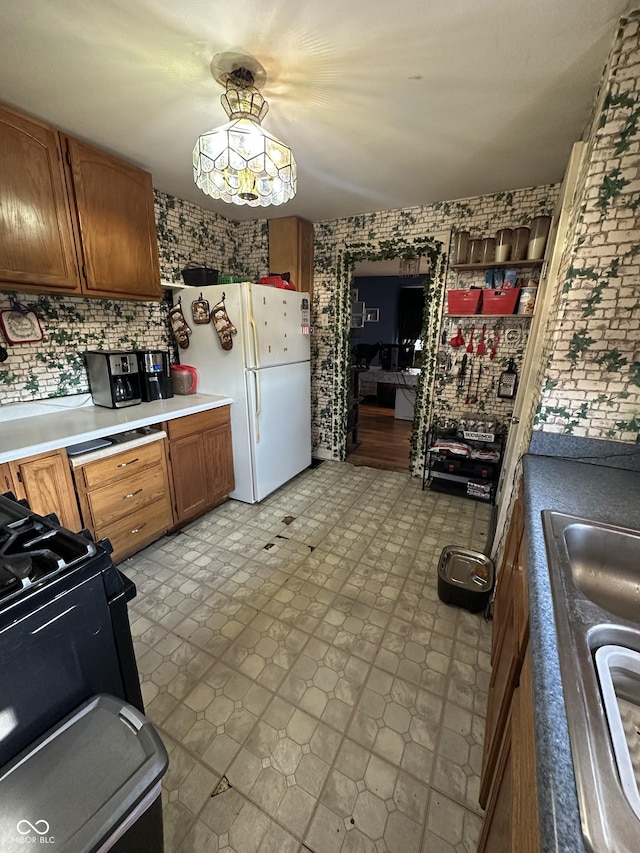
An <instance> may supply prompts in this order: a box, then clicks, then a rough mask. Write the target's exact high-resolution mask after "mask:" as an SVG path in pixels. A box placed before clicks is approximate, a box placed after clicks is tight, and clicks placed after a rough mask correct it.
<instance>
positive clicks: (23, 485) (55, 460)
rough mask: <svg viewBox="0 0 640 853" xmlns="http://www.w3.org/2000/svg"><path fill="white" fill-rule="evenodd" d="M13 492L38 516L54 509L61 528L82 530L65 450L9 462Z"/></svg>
mask: <svg viewBox="0 0 640 853" xmlns="http://www.w3.org/2000/svg"><path fill="white" fill-rule="evenodd" d="M8 469H9V471H10V474H11V480H12V484H13V488H12V491H13V493H14V494H15V496H16V497H17V498H18V499H19V500H23V499H25V498H26V500H27V501H28V503H29V506H30V507H31V509H32V510H33V511H34V512H36V513H38V515H48V514H49V513H51V512H54V513H55V514H56V516H57V517H58V521H59V522H60V524H61V525H62V527H66V528H68V529H69V530H73V531H75V532H77V531H79V530H81V529H82V524H81V522H80V513H79V512H78V501H77V498H76V493H75V490H74V488H73V480H72V478H71V472H70V471H69V463H68V461H67V451H66V450H64V449H62V450H51V451H49V452H47V453H38V454H37V455H35V456H29V457H26V458H25V459H17V460H16V461H14V462H9V463H8Z"/></svg>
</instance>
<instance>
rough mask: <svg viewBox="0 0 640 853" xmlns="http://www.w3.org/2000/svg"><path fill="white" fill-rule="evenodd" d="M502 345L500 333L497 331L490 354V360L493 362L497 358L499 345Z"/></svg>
mask: <svg viewBox="0 0 640 853" xmlns="http://www.w3.org/2000/svg"><path fill="white" fill-rule="evenodd" d="M499 343H500V331H499V329H496V330H495V332H494V337H493V343H492V344H491V352H490V353H489V358H490V359H491V361H493V359H494V358H495V357H496V353H497V351H498V344H499Z"/></svg>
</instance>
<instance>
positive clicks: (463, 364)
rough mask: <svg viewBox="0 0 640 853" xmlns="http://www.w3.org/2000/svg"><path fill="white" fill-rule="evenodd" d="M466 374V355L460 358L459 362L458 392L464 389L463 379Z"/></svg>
mask: <svg viewBox="0 0 640 853" xmlns="http://www.w3.org/2000/svg"><path fill="white" fill-rule="evenodd" d="M466 372H467V354H466V352H465V354H464V355H463V356H462V361H461V362H460V370H459V371H458V391H462V389H463V388H464V377H465V374H466Z"/></svg>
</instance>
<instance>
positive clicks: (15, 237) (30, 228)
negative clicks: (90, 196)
mask: <svg viewBox="0 0 640 853" xmlns="http://www.w3.org/2000/svg"><path fill="white" fill-rule="evenodd" d="M0 151H1V152H2V153H1V156H0V281H1V282H6V283H7V284H10V285H11V287H14V288H16V289H18V290H20V289H27V290H29V289H31V290H36V289H37V290H39V291H46V290H54V291H58V290H59V291H62V292H68V293H73V292H79V291H80V276H79V272H78V260H77V256H76V248H75V240H74V231H73V223H72V217H71V209H70V206H69V199H68V197H67V191H66V187H65V178H64V169H63V164H62V152H61V147H60V138H59V135H58V132H57V131H56V130H54V129H53V128H50V127H47V126H46V125H44V124H41V123H40V122H37V121H34V120H32V119H29V118H27V117H26V116H21V115H20V114H19V113H15V112H13V110H9V109H6V108H4V107H0Z"/></svg>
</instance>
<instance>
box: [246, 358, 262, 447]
mask: <svg viewBox="0 0 640 853" xmlns="http://www.w3.org/2000/svg"><path fill="white" fill-rule="evenodd" d="M249 372H250V373H251V375H252V376H253V381H254V383H255V394H256V404H255V408H254V412H253V422H254V424H255V430H256V444H260V412H261V411H262V397H261V396H260V379H259V377H258V372H257V371H256V370H251V371H249Z"/></svg>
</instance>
